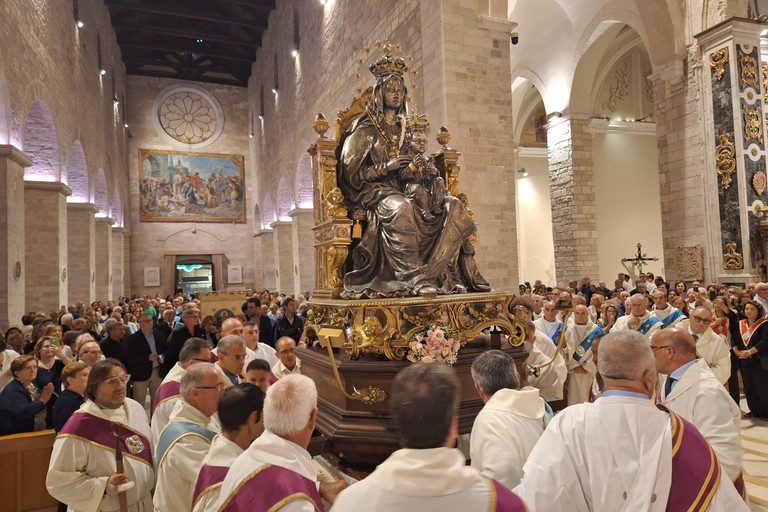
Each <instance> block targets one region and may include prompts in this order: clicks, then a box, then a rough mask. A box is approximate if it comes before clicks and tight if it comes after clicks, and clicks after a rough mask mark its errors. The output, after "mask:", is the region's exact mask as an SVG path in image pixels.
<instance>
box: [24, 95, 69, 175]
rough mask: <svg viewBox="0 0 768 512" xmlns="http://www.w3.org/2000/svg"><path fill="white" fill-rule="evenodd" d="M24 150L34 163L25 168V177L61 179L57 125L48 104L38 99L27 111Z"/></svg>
mask: <svg viewBox="0 0 768 512" xmlns="http://www.w3.org/2000/svg"><path fill="white" fill-rule="evenodd" d="M22 147H23V150H24V152H25V153H26V154H27V156H29V157H30V158H31V159H32V165H31V166H30V167H27V168H26V169H25V170H24V179H26V180H32V181H59V180H60V179H61V160H60V154H59V139H58V136H57V135H56V126H55V124H54V122H53V116H52V115H51V111H50V110H49V109H48V106H47V105H46V104H45V103H44V102H43V101H42V100H37V101H35V102H34V103H32V106H31V107H30V108H29V112H28V113H27V118H26V122H25V123H24V130H23V135H22Z"/></svg>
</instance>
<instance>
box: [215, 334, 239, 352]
mask: <svg viewBox="0 0 768 512" xmlns="http://www.w3.org/2000/svg"><path fill="white" fill-rule="evenodd" d="M233 345H237V346H238V347H245V340H244V339H243V338H241V337H240V336H238V335H237V334H230V335H228V336H224V337H223V338H221V339H220V340H219V343H218V344H217V345H216V352H217V353H219V354H224V355H228V354H229V347H231V346H233Z"/></svg>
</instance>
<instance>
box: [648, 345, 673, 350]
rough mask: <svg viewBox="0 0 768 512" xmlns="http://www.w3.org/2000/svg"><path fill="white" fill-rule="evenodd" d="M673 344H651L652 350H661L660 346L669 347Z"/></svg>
mask: <svg viewBox="0 0 768 512" xmlns="http://www.w3.org/2000/svg"><path fill="white" fill-rule="evenodd" d="M670 346H671V345H658V346H657V345H651V350H659V349H660V348H669V347H670Z"/></svg>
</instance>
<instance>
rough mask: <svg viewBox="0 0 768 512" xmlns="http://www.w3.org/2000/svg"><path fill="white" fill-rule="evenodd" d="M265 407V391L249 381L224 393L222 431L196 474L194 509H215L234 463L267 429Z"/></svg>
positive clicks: (221, 413)
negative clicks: (265, 425)
mask: <svg viewBox="0 0 768 512" xmlns="http://www.w3.org/2000/svg"><path fill="white" fill-rule="evenodd" d="M263 409H264V392H263V391H262V390H261V389H259V388H258V387H256V386H255V385H253V384H251V383H250V382H243V383H240V384H236V385H234V386H232V387H230V388H228V389H227V390H226V391H225V392H224V395H223V396H222V397H221V400H219V409H218V411H219V421H220V422H221V433H220V434H217V435H216V437H214V438H213V442H212V443H211V449H210V450H209V451H208V454H207V455H206V456H205V459H203V465H202V467H201V468H200V472H199V473H198V474H197V483H196V484H195V492H194V495H193V496H192V511H193V512H206V511H209V510H212V509H213V508H212V507H213V504H214V503H216V502H217V501H218V499H219V492H220V491H221V484H222V483H223V482H224V477H225V476H227V472H228V471H229V468H230V467H231V466H232V463H233V462H235V459H236V458H237V457H238V456H239V455H240V454H241V453H243V451H244V450H245V449H247V448H248V447H249V446H250V445H251V442H253V440H254V439H256V438H257V437H259V436H260V435H261V434H262V432H264V416H263V413H262V411H263Z"/></svg>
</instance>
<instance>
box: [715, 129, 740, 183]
mask: <svg viewBox="0 0 768 512" xmlns="http://www.w3.org/2000/svg"><path fill="white" fill-rule="evenodd" d="M735 154H736V148H734V146H733V141H732V138H731V134H730V133H721V134H720V144H718V145H717V148H716V149H715V161H716V162H717V175H718V177H720V178H721V179H722V183H723V188H724V189H728V187H730V186H731V183H732V182H733V173H735V172H736V159H735V158H734V155H735Z"/></svg>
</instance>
